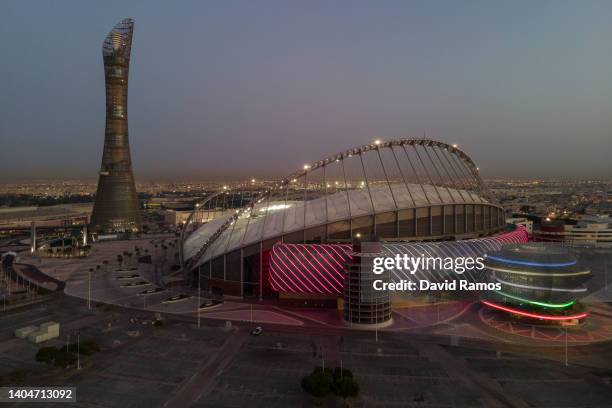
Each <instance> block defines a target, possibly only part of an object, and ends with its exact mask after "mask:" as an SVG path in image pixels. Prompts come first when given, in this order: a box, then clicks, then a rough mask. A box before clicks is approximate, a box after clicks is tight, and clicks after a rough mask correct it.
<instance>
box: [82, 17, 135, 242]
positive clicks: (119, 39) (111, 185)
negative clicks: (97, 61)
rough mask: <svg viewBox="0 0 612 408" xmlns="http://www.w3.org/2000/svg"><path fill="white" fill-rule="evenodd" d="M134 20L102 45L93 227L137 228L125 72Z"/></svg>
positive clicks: (127, 21)
mask: <svg viewBox="0 0 612 408" xmlns="http://www.w3.org/2000/svg"><path fill="white" fill-rule="evenodd" d="M133 32H134V21H133V20H132V19H124V20H122V21H121V22H119V24H117V25H116V26H115V27H114V28H113V29H112V30H111V31H110V33H108V35H107V36H106V38H105V39H104V43H103V45H102V56H103V58H104V79H105V82H106V131H105V135H104V152H103V154H102V166H101V168H100V175H99V179H98V189H97V192H96V200H95V204H94V208H93V213H92V215H91V222H90V224H91V226H92V229H93V230H94V231H97V232H102V233H126V232H138V231H140V229H141V223H142V221H141V216H140V211H139V208H138V199H137V196H136V186H135V183H134V174H133V172H132V160H131V157H130V143H129V139H128V112H127V104H128V100H127V96H128V73H129V68H130V52H131V48H132V34H133Z"/></svg>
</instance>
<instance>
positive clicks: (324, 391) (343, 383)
mask: <svg viewBox="0 0 612 408" xmlns="http://www.w3.org/2000/svg"><path fill="white" fill-rule="evenodd" d="M302 389H303V390H304V391H306V392H307V393H308V394H310V395H313V396H315V397H318V398H323V397H326V396H327V395H329V394H330V393H333V394H334V395H336V396H338V397H341V398H349V397H356V396H357V395H358V394H359V384H358V383H357V381H355V379H354V378H353V373H352V372H351V371H350V370H347V369H340V367H336V368H335V369H333V370H332V369H330V368H325V369H323V368H321V367H316V368H315V369H314V370H312V373H310V374H309V375H307V376H305V377H304V378H302Z"/></svg>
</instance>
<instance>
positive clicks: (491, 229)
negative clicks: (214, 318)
mask: <svg viewBox="0 0 612 408" xmlns="http://www.w3.org/2000/svg"><path fill="white" fill-rule="evenodd" d="M247 196H248V197H249V199H248V200H246V201H245V197H247ZM236 203H239V205H236ZM211 211H216V212H217V213H219V212H220V213H222V214H224V215H222V216H220V217H217V218H216V219H214V220H212V221H208V222H200V221H199V220H207V219H208V218H207V215H206V214H207V212H211ZM365 236H376V237H378V238H379V239H380V240H381V241H382V242H383V244H382V245H383V248H384V250H385V251H387V252H388V253H395V252H397V251H399V252H408V253H409V252H410V251H430V252H432V253H433V252H437V253H448V254H450V255H452V256H482V255H483V254H484V253H485V252H486V251H488V250H496V249H500V248H501V246H502V244H504V243H514V242H526V240H527V234H526V232H525V231H524V230H523V229H520V228H515V227H512V228H510V229H508V227H506V225H505V221H504V213H503V209H502V207H501V206H500V205H499V204H498V203H497V201H496V199H495V198H494V196H493V195H492V194H491V192H490V191H489V190H488V188H487V187H486V185H485V183H484V182H483V181H482V179H481V178H480V175H479V169H478V167H477V166H476V165H475V164H474V162H473V161H472V160H471V159H470V158H469V156H468V155H467V154H465V153H464V152H463V151H462V150H460V149H459V148H458V147H457V146H456V145H450V144H447V143H443V142H439V141H435V140H430V139H399V140H392V141H386V142H381V141H376V142H375V143H372V144H370V145H364V146H360V147H356V148H353V149H349V150H347V151H345V152H342V153H338V154H335V155H332V156H329V157H327V158H325V159H322V160H319V161H317V162H315V163H312V164H307V165H304V166H303V168H302V169H301V170H299V171H297V172H295V173H293V174H291V175H290V176H288V177H286V178H284V179H282V180H281V181H278V182H274V183H268V184H267V185H266V187H265V188H263V189H262V190H261V191H259V192H257V193H248V194H247V193H246V192H244V191H242V192H240V191H230V190H227V191H221V192H219V193H216V194H213V195H211V196H209V197H207V198H206V199H205V200H203V201H202V202H200V203H198V205H197V206H196V209H195V210H194V212H193V213H192V216H191V217H190V218H189V219H188V221H187V225H186V226H185V228H184V229H183V234H182V236H181V249H180V251H179V252H180V257H181V263H182V266H183V271H184V273H185V274H186V277H187V278H188V279H190V280H191V281H192V282H193V283H194V285H198V284H199V285H200V286H201V287H202V288H203V289H209V290H211V291H213V292H217V293H223V294H224V295H229V296H237V297H258V298H260V299H261V298H267V297H282V298H285V299H290V298H296V299H298V301H299V300H301V299H303V298H309V299H312V298H334V297H339V296H342V293H343V288H344V286H345V284H346V282H345V277H346V273H345V272H346V267H347V265H348V264H349V263H350V262H351V260H352V258H351V252H352V251H353V246H352V244H353V240H354V239H355V237H365ZM419 253H422V252H419ZM397 278H398V279H399V278H401V277H397Z"/></svg>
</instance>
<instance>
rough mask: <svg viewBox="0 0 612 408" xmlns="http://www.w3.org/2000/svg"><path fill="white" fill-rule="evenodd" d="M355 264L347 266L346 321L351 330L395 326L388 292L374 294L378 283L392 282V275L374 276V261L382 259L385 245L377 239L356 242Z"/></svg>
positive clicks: (351, 263)
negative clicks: (378, 258)
mask: <svg viewBox="0 0 612 408" xmlns="http://www.w3.org/2000/svg"><path fill="white" fill-rule="evenodd" d="M353 249H354V251H355V252H354V253H353V254H352V255H353V258H352V261H351V262H349V263H348V264H347V267H346V275H345V283H344V320H345V321H346V322H348V323H349V324H350V325H351V326H362V327H375V325H378V327H384V326H387V325H389V324H391V323H392V320H391V297H390V294H389V291H388V290H374V286H373V283H374V281H375V280H381V281H383V282H389V280H390V277H389V271H385V272H383V273H382V274H374V272H373V270H372V263H373V259H374V257H376V256H381V255H382V253H383V251H382V244H381V242H380V241H379V240H378V239H376V238H371V237H369V238H366V239H364V240H361V237H357V238H356V239H355V240H354V242H353Z"/></svg>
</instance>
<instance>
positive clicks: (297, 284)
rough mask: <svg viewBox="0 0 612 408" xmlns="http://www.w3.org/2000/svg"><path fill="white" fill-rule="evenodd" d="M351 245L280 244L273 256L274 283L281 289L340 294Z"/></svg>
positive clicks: (271, 273) (272, 271) (273, 251)
mask: <svg viewBox="0 0 612 408" xmlns="http://www.w3.org/2000/svg"><path fill="white" fill-rule="evenodd" d="M351 250H352V246H351V245H350V244H276V245H274V246H273V247H272V251H271V256H270V274H269V277H270V285H271V286H272V289H274V290H276V291H278V292H289V293H317V294H340V293H342V288H343V286H344V267H345V265H346V263H347V262H348V261H349V260H350V259H351V256H350V255H349V254H348V252H350V251H351Z"/></svg>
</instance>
